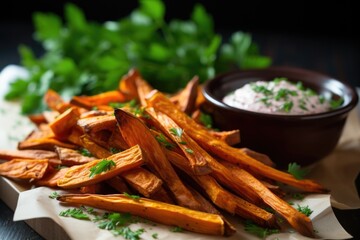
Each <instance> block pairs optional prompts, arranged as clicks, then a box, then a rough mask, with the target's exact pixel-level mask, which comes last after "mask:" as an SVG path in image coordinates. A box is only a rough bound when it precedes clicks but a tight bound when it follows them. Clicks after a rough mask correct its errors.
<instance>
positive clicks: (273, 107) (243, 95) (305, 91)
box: [223, 78, 331, 115]
mask: <svg viewBox="0 0 360 240" xmlns="http://www.w3.org/2000/svg"><path fill="white" fill-rule="evenodd" d="M223 102H224V103H226V104H227V105H230V106H232V107H235V108H239V109H244V110H248V111H253V112H261V113H271V114H287V115H304V114H314V113H321V112H326V111H329V110H330V109H331V104H330V103H329V101H326V100H325V98H324V97H323V96H321V95H318V94H316V92H315V91H314V90H312V89H309V88H305V87H304V86H303V85H302V83H301V82H298V83H292V82H289V81H288V80H287V79H286V78H275V79H273V80H272V81H257V82H252V83H248V84H246V85H244V86H243V87H241V88H239V89H237V90H235V91H234V92H231V93H229V94H228V95H227V96H225V97H224V98H223Z"/></svg>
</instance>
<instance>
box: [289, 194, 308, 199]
mask: <svg viewBox="0 0 360 240" xmlns="http://www.w3.org/2000/svg"><path fill="white" fill-rule="evenodd" d="M291 196H292V197H293V198H294V199H296V200H303V199H304V197H305V196H304V194H302V193H293V194H292V195H291Z"/></svg>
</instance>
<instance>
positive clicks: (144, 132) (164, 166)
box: [115, 109, 201, 209]
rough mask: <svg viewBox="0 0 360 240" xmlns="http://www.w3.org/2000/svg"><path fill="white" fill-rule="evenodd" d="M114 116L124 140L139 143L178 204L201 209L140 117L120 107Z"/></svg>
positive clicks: (147, 160) (152, 167) (133, 143)
mask: <svg viewBox="0 0 360 240" xmlns="http://www.w3.org/2000/svg"><path fill="white" fill-rule="evenodd" d="M115 117H116V120H117V122H118V126H119V130H120V132H121V134H122V136H123V138H124V140H125V141H126V142H127V144H128V145H129V146H134V145H136V144H139V145H140V147H141V149H142V150H143V151H144V155H145V156H146V158H145V159H146V163H147V164H148V165H149V167H150V168H151V169H152V170H153V171H155V174H157V175H158V176H159V177H160V178H161V179H162V180H163V181H164V183H166V184H167V186H168V187H169V189H170V190H171V191H172V192H173V194H174V197H175V198H176V200H177V202H178V204H179V205H181V206H185V207H189V208H191V209H201V205H200V204H199V203H198V202H197V201H196V200H195V199H194V197H193V196H192V194H191V192H190V191H189V190H188V189H187V188H186V187H185V186H184V184H183V183H182V181H181V180H180V178H179V177H178V176H177V174H176V172H175V170H174V169H173V167H172V165H171V164H170V162H169V161H168V160H167V158H166V156H165V154H164V152H163V151H162V149H161V146H160V145H159V143H158V142H157V141H156V139H155V138H154V137H153V136H152V134H151V132H150V130H149V128H148V127H147V126H146V125H145V124H144V123H143V122H142V121H141V120H140V119H138V118H136V117H135V116H133V115H132V114H130V113H127V112H125V111H123V110H121V109H115Z"/></svg>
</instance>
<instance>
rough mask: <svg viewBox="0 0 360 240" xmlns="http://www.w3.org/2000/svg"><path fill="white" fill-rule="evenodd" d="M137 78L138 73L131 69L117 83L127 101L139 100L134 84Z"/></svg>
mask: <svg viewBox="0 0 360 240" xmlns="http://www.w3.org/2000/svg"><path fill="white" fill-rule="evenodd" d="M139 76H140V73H139V72H138V71H137V70H136V69H135V68H132V69H130V70H129V72H128V73H127V74H126V75H124V76H123V77H122V78H121V80H120V82H119V90H120V91H121V92H122V93H123V94H125V96H126V97H127V99H128V100H130V99H138V98H139V96H138V91H137V87H136V83H135V79H136V78H138V77H139Z"/></svg>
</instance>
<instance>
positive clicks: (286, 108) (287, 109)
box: [281, 101, 294, 112]
mask: <svg viewBox="0 0 360 240" xmlns="http://www.w3.org/2000/svg"><path fill="white" fill-rule="evenodd" d="M293 106H294V103H293V102H292V101H288V102H285V103H284V104H283V105H282V106H281V109H282V110H284V111H285V112H290V111H291V109H292V107H293Z"/></svg>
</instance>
